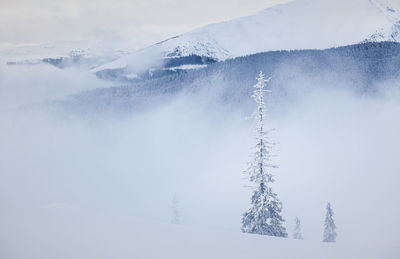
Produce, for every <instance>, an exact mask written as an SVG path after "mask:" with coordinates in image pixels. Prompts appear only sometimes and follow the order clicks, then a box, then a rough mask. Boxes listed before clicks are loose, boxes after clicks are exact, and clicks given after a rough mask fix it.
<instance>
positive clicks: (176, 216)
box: [171, 195, 181, 225]
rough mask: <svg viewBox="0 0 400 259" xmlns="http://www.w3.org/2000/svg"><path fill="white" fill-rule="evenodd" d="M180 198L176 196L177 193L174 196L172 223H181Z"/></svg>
mask: <svg viewBox="0 0 400 259" xmlns="http://www.w3.org/2000/svg"><path fill="white" fill-rule="evenodd" d="M178 205H179V203H178V198H177V197H176V195H174V197H173V198H172V219H171V223H172V224H176V225H179V224H180V223H181V222H180V218H179V209H178V207H179V206H178Z"/></svg>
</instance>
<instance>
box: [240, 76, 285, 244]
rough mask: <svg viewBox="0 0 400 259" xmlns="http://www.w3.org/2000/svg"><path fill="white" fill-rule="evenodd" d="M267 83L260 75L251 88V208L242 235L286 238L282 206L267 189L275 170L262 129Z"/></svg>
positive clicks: (244, 221) (265, 133) (268, 143)
mask: <svg viewBox="0 0 400 259" xmlns="http://www.w3.org/2000/svg"><path fill="white" fill-rule="evenodd" d="M268 81H269V79H267V80H266V79H265V78H264V74H263V73H262V72H260V74H259V76H258V77H257V84H256V85H255V86H254V87H255V90H254V93H253V98H254V100H255V102H256V104H257V109H256V111H255V113H254V115H253V116H254V119H255V122H256V146H255V153H254V159H253V161H252V162H251V163H250V166H249V168H248V169H247V171H246V173H248V174H249V176H250V181H251V182H252V184H253V188H254V193H253V196H252V197H251V208H250V209H249V210H248V211H247V212H245V213H244V214H243V218H242V231H243V232H245V233H252V234H259V235H268V236H278V237H287V232H286V228H285V227H284V226H283V222H284V221H285V220H284V219H283V218H282V216H281V215H280V214H281V211H282V202H281V201H280V200H279V199H278V196H277V194H276V193H274V192H273V191H272V189H271V186H270V185H271V183H273V182H274V179H273V177H272V174H271V169H273V168H276V166H275V165H273V164H272V163H271V148H272V145H273V143H271V142H270V141H269V140H268V137H267V133H268V132H267V131H265V129H264V120H265V117H266V113H265V103H264V92H268V91H269V90H266V89H265V86H266V82H268Z"/></svg>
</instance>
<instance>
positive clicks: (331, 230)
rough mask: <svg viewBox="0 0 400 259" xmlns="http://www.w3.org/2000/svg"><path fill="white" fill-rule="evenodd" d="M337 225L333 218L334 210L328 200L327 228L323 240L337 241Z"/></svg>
mask: <svg viewBox="0 0 400 259" xmlns="http://www.w3.org/2000/svg"><path fill="white" fill-rule="evenodd" d="M336 236H337V234H336V225H335V222H334V220H333V210H332V207H331V204H330V203H329V202H328V204H327V205H326V216H325V229H324V237H323V239H322V241H323V242H335V240H336Z"/></svg>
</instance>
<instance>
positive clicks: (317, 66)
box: [56, 42, 400, 114]
mask: <svg viewBox="0 0 400 259" xmlns="http://www.w3.org/2000/svg"><path fill="white" fill-rule="evenodd" d="M260 70H262V71H263V72H264V73H265V74H267V75H268V76H271V77H272V78H273V80H272V81H271V82H270V84H269V87H271V88H272V94H271V95H269V97H270V98H271V100H269V102H268V103H269V104H270V105H271V106H276V105H279V110H283V107H282V106H285V105H288V106H290V105H291V103H292V102H295V101H296V100H297V99H298V98H299V97H301V96H304V95H307V94H308V93H310V92H312V91H315V90H317V91H321V90H322V91H329V89H343V90H349V91H351V92H354V93H356V94H376V93H378V92H380V90H381V86H380V84H381V83H384V82H394V81H395V80H400V77H399V75H400V44H399V43H394V42H380V43H363V44H357V45H352V46H346V47H340V48H333V49H327V50H297V51H271V52H265V53H258V54H254V55H250V56H245V57H238V58H235V59H229V60H226V61H223V62H217V63H213V64H209V65H208V66H207V67H205V68H202V69H197V70H187V71H184V70H183V71H180V72H177V73H175V74H171V75H167V76H162V77H158V78H154V79H149V80H144V81H139V82H137V83H134V84H129V85H125V86H120V87H111V88H104V89H96V90H92V91H87V92H83V93H81V94H78V95H75V96H71V97H69V98H67V99H65V100H64V101H61V102H58V103H56V106H61V107H62V109H66V110H72V111H75V112H78V113H90V114H103V113H109V112H111V113H113V114H121V113H122V114H123V113H124V112H126V111H139V110H142V109H147V108H149V107H151V106H155V105H159V104H163V103H165V102H166V101H168V100H170V99H171V98H174V97H175V96H179V94H181V93H189V94H191V93H195V95H196V96H202V97H204V98H200V99H202V100H203V101H204V100H208V101H209V102H210V103H221V102H223V103H225V104H227V105H228V106H231V107H233V108H234V109H237V110H242V111H246V109H247V108H248V107H252V104H253V103H252V100H251V97H250V96H251V91H252V87H251V85H253V84H254V78H255V77H256V76H257V73H258V72H259V71H260ZM195 98H196V97H195ZM197 98H198V97H197Z"/></svg>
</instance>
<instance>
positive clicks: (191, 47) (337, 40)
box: [94, 0, 400, 72]
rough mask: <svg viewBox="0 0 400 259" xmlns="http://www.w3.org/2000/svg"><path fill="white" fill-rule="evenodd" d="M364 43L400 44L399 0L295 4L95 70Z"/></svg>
mask: <svg viewBox="0 0 400 259" xmlns="http://www.w3.org/2000/svg"><path fill="white" fill-rule="evenodd" d="M365 41H400V7H399V4H398V3H397V1H395V0H352V1H347V0H339V1H338V0H295V1H293V2H289V3H287V4H282V5H278V6H274V7H271V8H268V9H266V10H263V11H261V12H259V13H257V14H255V15H251V16H247V17H242V18H238V19H234V20H231V21H227V22H221V23H216V24H211V25H208V26H205V27H202V28H199V29H196V30H194V31H191V32H188V33H186V34H183V35H179V36H176V37H174V38H171V39H168V40H165V41H163V42H160V43H157V44H155V45H153V46H150V47H148V48H146V49H143V50H141V51H139V52H136V53H133V54H131V55H127V56H125V57H123V58H121V59H118V60H116V61H114V62H111V63H108V64H105V65H103V66H100V67H98V68H96V69H95V70H94V72H98V71H101V70H106V69H121V68H127V70H132V69H133V70H135V68H134V64H135V62H137V61H138V60H142V58H147V59H152V60H153V61H154V62H155V61H156V60H157V59H161V58H164V57H167V56H168V57H171V56H188V55H198V56H206V57H209V58H213V59H216V60H225V59H227V58H233V57H238V56H244V55H248V54H253V53H258V52H265V51H271V50H294V49H325V48H331V47H338V46H345V45H350V44H356V43H360V42H365ZM130 72H132V71H130Z"/></svg>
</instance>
